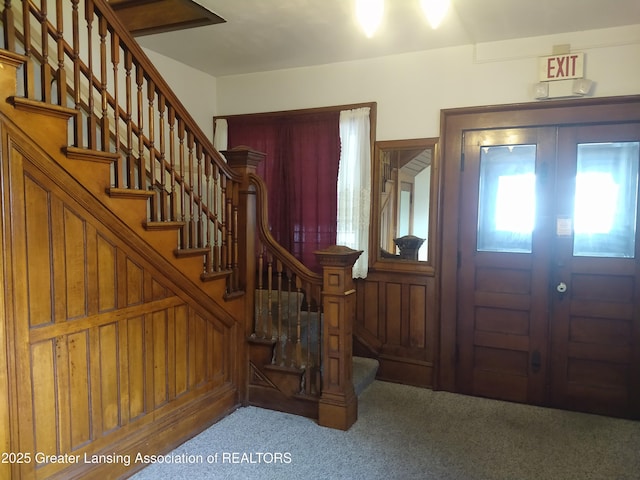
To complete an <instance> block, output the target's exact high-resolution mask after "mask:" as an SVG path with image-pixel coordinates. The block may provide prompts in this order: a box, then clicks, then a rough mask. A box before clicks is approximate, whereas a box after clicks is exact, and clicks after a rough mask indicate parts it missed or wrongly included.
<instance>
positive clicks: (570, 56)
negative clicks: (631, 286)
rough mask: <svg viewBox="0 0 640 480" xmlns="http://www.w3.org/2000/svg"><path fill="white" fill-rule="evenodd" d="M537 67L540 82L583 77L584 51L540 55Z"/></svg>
mask: <svg viewBox="0 0 640 480" xmlns="http://www.w3.org/2000/svg"><path fill="white" fill-rule="evenodd" d="M538 68H539V71H540V81H541V82H551V81H554V80H568V79H570V78H583V77H584V53H564V54H562V55H551V56H549V57H540V59H539V67H538Z"/></svg>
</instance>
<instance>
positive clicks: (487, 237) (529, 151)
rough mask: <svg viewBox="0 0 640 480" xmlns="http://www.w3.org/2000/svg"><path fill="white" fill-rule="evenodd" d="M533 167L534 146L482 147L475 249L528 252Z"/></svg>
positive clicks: (532, 218)
mask: <svg viewBox="0 0 640 480" xmlns="http://www.w3.org/2000/svg"><path fill="white" fill-rule="evenodd" d="M535 166H536V146H535V145H505V146H491V147H486V146H485V147H482V148H481V151H480V185H479V187H480V188H479V198H478V238H477V249H478V251H485V252H518V253H531V238H532V232H533V226H534V223H535V210H536V194H535V191H536V177H535Z"/></svg>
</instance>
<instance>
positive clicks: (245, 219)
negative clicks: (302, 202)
mask: <svg viewBox="0 0 640 480" xmlns="http://www.w3.org/2000/svg"><path fill="white" fill-rule="evenodd" d="M221 153H222V154H223V155H224V156H225V158H226V159H227V162H228V164H229V166H230V167H231V168H232V169H233V170H234V171H235V172H236V173H238V174H239V175H240V176H241V177H242V180H241V182H240V186H239V198H238V232H237V234H238V257H239V260H241V262H242V263H241V264H240V271H239V276H240V279H239V281H240V285H242V288H243V290H244V292H245V295H244V305H245V308H244V319H243V325H242V328H241V329H239V330H240V331H238V334H237V339H236V340H237V345H238V351H237V357H236V358H237V361H238V372H239V376H240V378H239V379H238V388H239V389H240V401H241V402H242V403H243V405H247V404H248V390H249V389H248V386H249V348H248V346H247V338H248V337H249V335H251V333H252V332H253V314H254V290H255V283H256V255H255V251H256V245H255V241H256V240H255V239H256V235H257V227H256V214H257V213H256V209H257V207H256V192H255V187H254V186H253V185H252V184H251V181H250V180H249V175H250V174H254V173H255V172H256V168H257V166H258V165H259V164H260V162H261V161H263V160H264V158H265V156H266V155H265V154H264V153H261V152H256V151H254V150H251V149H249V148H247V147H238V148H234V149H232V150H227V151H224V152H221Z"/></svg>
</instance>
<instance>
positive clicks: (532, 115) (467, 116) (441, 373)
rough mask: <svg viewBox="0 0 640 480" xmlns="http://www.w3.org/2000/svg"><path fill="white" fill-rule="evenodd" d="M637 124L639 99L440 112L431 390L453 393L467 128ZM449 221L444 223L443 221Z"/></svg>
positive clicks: (528, 104) (550, 103) (445, 110)
mask: <svg viewBox="0 0 640 480" xmlns="http://www.w3.org/2000/svg"><path fill="white" fill-rule="evenodd" d="M637 121H640V95H633V96H620V97H600V98H588V99H576V100H560V101H547V102H531V103H522V104H510V105H492V106H482V107H468V108H453V109H444V110H442V111H441V114H440V145H441V150H440V151H441V155H442V157H441V171H440V175H441V179H440V180H441V182H440V185H442V188H441V189H440V202H439V205H440V208H439V212H438V222H439V223H438V224H439V225H440V226H441V228H440V235H441V239H440V242H438V243H439V245H441V249H440V268H439V269H438V271H439V272H440V308H439V310H440V331H439V335H440V338H439V340H440V341H439V344H440V348H439V365H438V369H437V370H438V371H437V379H436V382H435V383H436V387H437V388H438V389H441V390H447V391H450V392H455V391H456V340H457V331H456V327H457V293H458V292H457V283H458V282H457V275H458V248H459V246H458V234H459V232H458V222H457V218H458V211H459V199H460V180H461V170H460V159H461V157H462V154H463V152H462V145H463V136H464V133H465V132H466V131H469V130H488V129H492V128H496V129H497V128H500V129H502V128H518V127H537V126H563V125H588V124H592V123H624V122H637ZM447 219H448V221H447Z"/></svg>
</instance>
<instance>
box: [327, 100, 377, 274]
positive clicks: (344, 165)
mask: <svg viewBox="0 0 640 480" xmlns="http://www.w3.org/2000/svg"><path fill="white" fill-rule="evenodd" d="M369 110H370V109H369V107H364V108H356V109H353V110H343V111H342V112H340V165H339V167H338V225H337V234H336V243H337V244H338V245H346V246H347V247H350V248H353V249H355V250H363V252H362V255H360V258H358V260H357V261H356V263H355V265H354V266H353V277H354V278H365V277H366V276H367V271H368V264H369V254H368V250H369V248H368V247H369V216H370V205H371V139H370V134H369V128H370V127H369Z"/></svg>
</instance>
